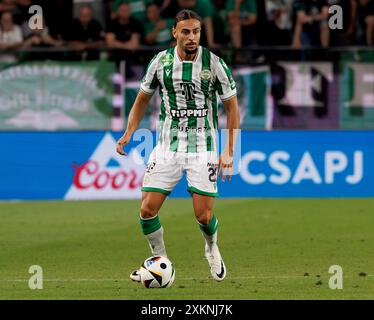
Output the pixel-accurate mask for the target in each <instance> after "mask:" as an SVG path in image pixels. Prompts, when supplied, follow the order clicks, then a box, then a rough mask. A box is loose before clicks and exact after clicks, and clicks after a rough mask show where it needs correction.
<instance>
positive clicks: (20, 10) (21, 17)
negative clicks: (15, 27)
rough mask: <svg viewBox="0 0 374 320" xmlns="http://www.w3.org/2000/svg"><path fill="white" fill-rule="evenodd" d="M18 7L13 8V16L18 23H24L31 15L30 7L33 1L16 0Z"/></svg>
mask: <svg viewBox="0 0 374 320" xmlns="http://www.w3.org/2000/svg"><path fill="white" fill-rule="evenodd" d="M14 2H15V3H16V5H17V6H16V8H15V9H14V10H13V18H14V22H15V23H16V24H19V25H22V24H23V23H24V22H25V21H26V20H27V21H28V18H29V16H30V14H29V8H30V7H31V5H32V3H31V0H16V1H14Z"/></svg>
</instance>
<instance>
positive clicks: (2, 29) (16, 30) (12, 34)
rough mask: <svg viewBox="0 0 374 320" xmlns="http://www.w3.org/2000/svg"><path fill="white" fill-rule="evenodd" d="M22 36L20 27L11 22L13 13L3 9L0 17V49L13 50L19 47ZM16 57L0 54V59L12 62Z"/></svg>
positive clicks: (21, 42)
mask: <svg viewBox="0 0 374 320" xmlns="http://www.w3.org/2000/svg"><path fill="white" fill-rule="evenodd" d="M22 44H23V37H22V31H21V27H20V26H18V25H15V24H14V22H13V15H12V13H11V12H10V11H4V12H3V13H2V14H1V17H0V50H1V51H3V50H4V51H6V50H13V49H17V48H19V47H21V46H22ZM15 59H16V57H15V56H14V55H12V54H2V55H0V60H2V61H8V62H13V61H15Z"/></svg>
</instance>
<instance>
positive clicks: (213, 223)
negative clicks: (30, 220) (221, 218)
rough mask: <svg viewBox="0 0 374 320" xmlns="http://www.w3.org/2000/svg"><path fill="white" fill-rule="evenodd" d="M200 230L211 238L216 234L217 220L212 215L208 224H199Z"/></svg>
mask: <svg viewBox="0 0 374 320" xmlns="http://www.w3.org/2000/svg"><path fill="white" fill-rule="evenodd" d="M199 226H200V230H201V231H202V232H203V233H204V234H205V235H207V236H212V235H213V234H215V233H216V231H217V228H218V220H217V218H216V216H215V215H214V214H213V217H212V220H210V222H209V223H208V224H201V223H199Z"/></svg>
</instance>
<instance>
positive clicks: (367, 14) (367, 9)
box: [357, 0, 374, 46]
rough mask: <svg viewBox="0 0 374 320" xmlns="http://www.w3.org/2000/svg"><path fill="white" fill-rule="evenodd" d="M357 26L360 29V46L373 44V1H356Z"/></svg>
mask: <svg viewBox="0 0 374 320" xmlns="http://www.w3.org/2000/svg"><path fill="white" fill-rule="evenodd" d="M357 2H358V3H357V17H358V25H359V27H360V29H361V36H360V39H359V43H360V44H366V45H369V46H372V45H373V44H374V0H357Z"/></svg>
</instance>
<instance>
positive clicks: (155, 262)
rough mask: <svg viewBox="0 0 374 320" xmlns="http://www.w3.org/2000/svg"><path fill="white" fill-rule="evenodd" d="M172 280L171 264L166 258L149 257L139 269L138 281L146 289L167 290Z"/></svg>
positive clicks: (173, 275) (173, 274) (173, 271)
mask: <svg viewBox="0 0 374 320" xmlns="http://www.w3.org/2000/svg"><path fill="white" fill-rule="evenodd" d="M174 279H175V269H174V266H173V263H172V262H171V261H170V260H169V259H168V258H166V257H162V256H154V257H150V258H148V259H146V260H145V261H144V262H143V264H142V265H141V267H140V281H141V282H142V284H143V285H144V287H146V288H168V287H170V286H171V285H172V284H173V282H174Z"/></svg>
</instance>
